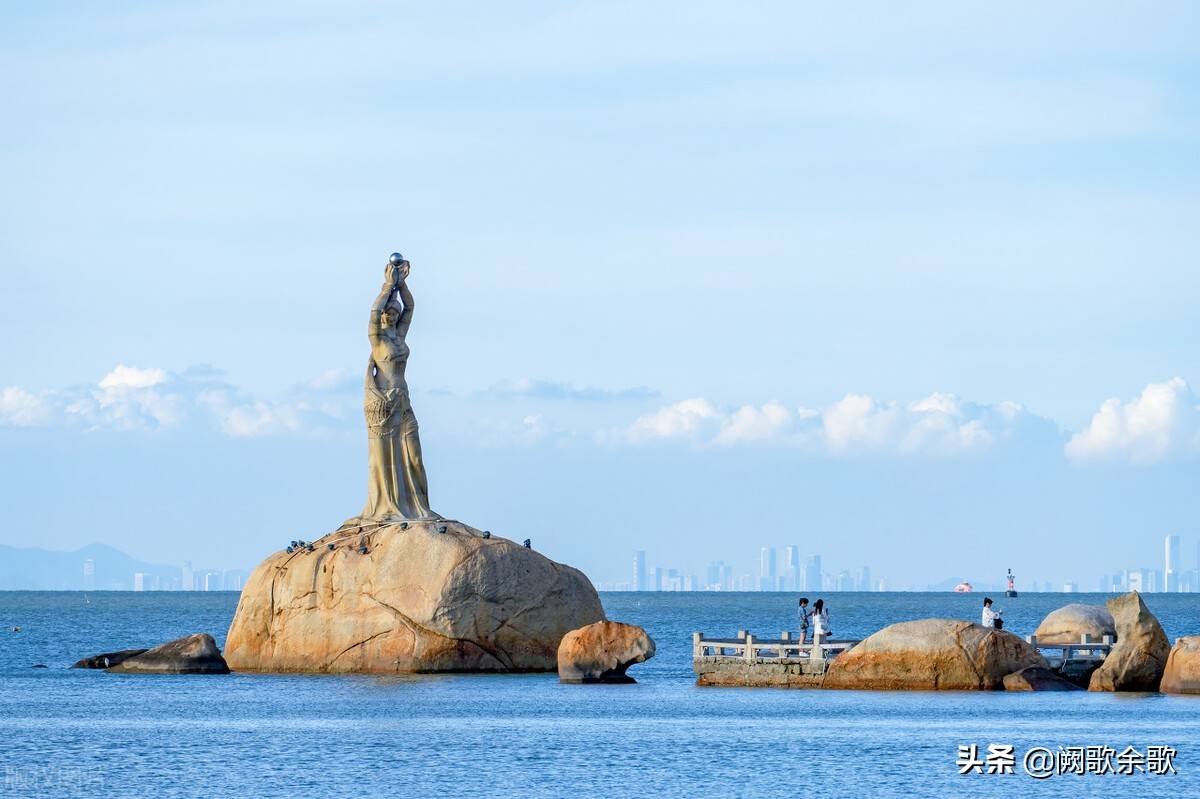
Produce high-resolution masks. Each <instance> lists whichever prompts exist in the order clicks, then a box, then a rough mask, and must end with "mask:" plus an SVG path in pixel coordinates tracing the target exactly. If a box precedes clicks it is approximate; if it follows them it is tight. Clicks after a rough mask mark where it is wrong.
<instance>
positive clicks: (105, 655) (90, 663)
mask: <svg viewBox="0 0 1200 799" xmlns="http://www.w3.org/2000/svg"><path fill="white" fill-rule="evenodd" d="M145 651H147V650H145V649H122V650H120V651H119V652H101V653H100V654H99V655H92V656H91V657H90V658H84V659H83V660H80V661H77V662H76V663H75V665H74V666H72V667H71V668H73V669H107V668H108V667H109V666H115V665H117V664H118V663H122V662H124V661H126V660H128V659H129V658H131V657H136V656H137V655H140V654H142V653H143V652H145Z"/></svg>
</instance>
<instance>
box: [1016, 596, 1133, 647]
mask: <svg viewBox="0 0 1200 799" xmlns="http://www.w3.org/2000/svg"><path fill="white" fill-rule="evenodd" d="M1085 634H1086V635H1090V636H1092V638H1093V640H1096V641H1099V640H1102V639H1103V637H1104V636H1106V635H1111V636H1113V637H1114V638H1115V637H1116V635H1117V628H1116V626H1115V624H1114V622H1113V617H1112V614H1111V613H1109V612H1108V608H1104V607H1101V606H1100V605H1082V604H1078V603H1076V604H1073V605H1066V606H1064V607H1061V608H1059V609H1058V610H1056V611H1054V612H1052V613H1050V614H1049V615H1048V616H1046V618H1044V619H1042V623H1041V624H1039V625H1038V628H1037V631H1036V632H1035V633H1034V635H1035V636H1037V642H1038V643H1039V644H1077V643H1079V642H1080V640H1082V639H1081V636H1083V635H1085Z"/></svg>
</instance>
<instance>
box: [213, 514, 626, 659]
mask: <svg viewBox="0 0 1200 799" xmlns="http://www.w3.org/2000/svg"><path fill="white" fill-rule="evenodd" d="M293 550H294V551H292V552H276V553H275V554H274V555H271V556H270V557H269V558H267V559H266V560H265V561H263V563H261V564H260V565H259V566H258V568H257V569H255V570H254V573H253V574H252V575H251V576H250V579H249V580H248V581H247V583H246V587H245V588H244V589H243V591H242V597H241V600H240V601H239V602H238V607H237V612H236V614H235V616H234V619H233V625H232V626H231V627H230V629H229V635H228V637H227V639H226V643H225V657H226V659H227V660H228V661H229V665H230V666H231V667H232V668H233V669H234V670H236V671H268V672H285V671H286V672H376V673H381V672H439V671H499V672H504V671H553V670H554V669H555V667H556V665H557V654H558V646H559V643H560V642H561V641H562V638H563V636H564V635H566V634H567V633H568V632H569V631H571V630H574V629H576V628H579V627H582V626H584V625H586V624H591V623H592V622H596V621H601V620H603V619H604V609H603V607H602V606H601V604H600V597H599V595H598V594H597V593H596V589H595V588H593V587H592V584H591V582H590V581H589V580H588V579H587V577H585V576H584V575H583V573H582V572H580V571H578V570H577V569H573V568H571V567H570V566H564V565H562V564H559V563H555V562H554V561H552V560H550V559H549V558H547V557H545V556H544V555H541V554H539V553H538V552H535V551H534V550H532V549H528V548H526V547H523V546H521V545H520V544H516V543H513V542H512V541H509V540H508V539H504V538H497V537H495V536H490V535H489V536H488V537H484V534H483V533H481V532H480V531H479V530H476V529H474V528H471V527H468V526H467V525H465V524H461V523H459V522H453V521H436V522H408V523H405V524H403V525H401V524H395V525H388V526H385V527H381V528H364V529H355V528H351V529H350V530H339V531H338V532H335V533H331V534H330V535H327V536H325V537H324V538H322V539H320V540H318V541H314V542H312V544H311V545H306V546H301V547H295V548H293Z"/></svg>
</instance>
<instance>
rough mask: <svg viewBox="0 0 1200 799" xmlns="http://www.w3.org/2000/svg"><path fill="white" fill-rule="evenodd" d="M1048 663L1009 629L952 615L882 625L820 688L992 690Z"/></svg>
mask: <svg viewBox="0 0 1200 799" xmlns="http://www.w3.org/2000/svg"><path fill="white" fill-rule="evenodd" d="M1029 666H1041V667H1043V668H1044V667H1046V661H1045V660H1044V659H1043V658H1042V656H1041V655H1039V654H1038V653H1037V650H1036V649H1034V648H1033V647H1032V646H1030V645H1029V644H1027V643H1026V642H1025V641H1023V640H1021V639H1020V638H1018V637H1017V636H1015V635H1013V634H1012V633H1009V632H1005V631H1004V630H995V629H992V628H989V627H983V626H981V625H979V624H972V623H971V622H968V621H958V620H954V619H921V620H919V621H906V622H901V623H899V624H893V625H891V626H890V627H885V628H883V629H882V630H880V631H879V632H877V633H875V634H874V635H872V636H871V637H869V638H867V639H865V640H864V641H862V642H860V643H859V644H857V645H856V646H855V647H854V648H853V649H851V650H849V651H847V652H845V653H843V654H841V655H839V656H838V657H837V658H836V659H834V660H833V662H832V663H831V664H830V666H829V670H828V672H827V673H826V674H825V678H824V680H823V681H822V683H821V687H822V688H861V689H867V690H964V691H979V690H995V689H999V688H1001V687H1002V686H1003V681H1004V677H1005V675H1007V674H1012V673H1013V672H1016V671H1020V670H1021V669H1024V668H1027V667H1029Z"/></svg>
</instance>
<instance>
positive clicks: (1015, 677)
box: [1004, 666, 1083, 691]
mask: <svg viewBox="0 0 1200 799" xmlns="http://www.w3.org/2000/svg"><path fill="white" fill-rule="evenodd" d="M1004 690H1006V691H1082V690H1083V689H1082V688H1081V687H1079V686H1078V685H1076V684H1075V683H1073V682H1071V681H1070V680H1067V679H1064V678H1063V677H1061V676H1060V675H1059V674H1058V672H1056V671H1054V670H1053V669H1047V668H1044V667H1042V666H1029V667H1027V668H1024V669H1021V670H1020V671H1017V672H1014V673H1012V674H1006V675H1005V676H1004Z"/></svg>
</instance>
